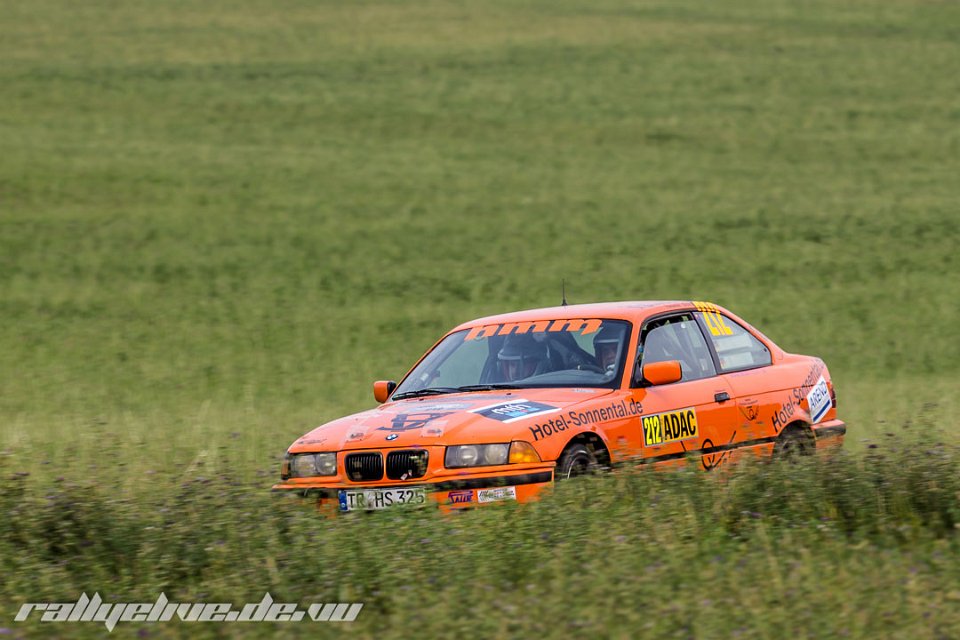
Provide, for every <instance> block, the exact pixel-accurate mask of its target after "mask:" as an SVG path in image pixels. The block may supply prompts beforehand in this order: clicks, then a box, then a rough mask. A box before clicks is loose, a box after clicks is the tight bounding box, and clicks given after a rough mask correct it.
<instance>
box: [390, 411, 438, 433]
mask: <svg viewBox="0 0 960 640" xmlns="http://www.w3.org/2000/svg"><path fill="white" fill-rule="evenodd" d="M450 413H451V412H450V411H445V412H434V411H422V412H421V411H418V412H416V413H398V414H397V415H396V416H394V418H393V419H392V420H391V421H390V426H389V427H379V428H378V429H377V430H378V431H410V430H411V429H420V428H422V427H425V426H427V424H428V423H429V422H431V421H433V420H436V419H438V418H442V417H444V416H448V415H450Z"/></svg>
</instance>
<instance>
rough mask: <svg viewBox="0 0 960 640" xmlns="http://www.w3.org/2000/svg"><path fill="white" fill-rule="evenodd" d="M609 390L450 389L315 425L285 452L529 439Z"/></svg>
mask: <svg viewBox="0 0 960 640" xmlns="http://www.w3.org/2000/svg"><path fill="white" fill-rule="evenodd" d="M611 393H613V391H612V390H611V389H592V388H583V389H578V388H575V389H517V390H511V391H484V392H472V393H455V394H447V395H440V396H427V397H423V398H409V399H406V400H399V401H397V402H387V403H385V404H382V405H380V406H379V407H377V408H375V409H371V410H369V411H363V412H361V413H355V414H353V415H351V416H346V417H344V418H340V419H338V420H334V421H333V422H328V423H327V424H325V425H322V426H319V427H317V428H316V429H314V430H313V431H311V432H310V433H308V434H306V435H304V436H303V437H302V438H300V439H298V440H297V441H296V442H294V443H293V445H292V446H291V447H290V449H289V451H290V452H291V453H300V452H307V451H342V450H350V449H371V448H378V449H379V448H388V447H410V446H429V445H447V444H460V443H468V442H470V443H477V444H483V443H486V442H504V441H509V440H512V439H514V438H517V439H524V440H529V439H530V438H529V435H530V432H529V427H530V426H531V425H533V424H534V423H536V422H537V421H538V420H543V419H544V418H549V417H550V416H549V414H552V413H556V412H559V411H561V410H563V409H569V408H572V407H574V406H576V405H580V404H593V403H594V402H595V401H596V400H598V399H599V398H603V397H605V396H608V395H610V394H611Z"/></svg>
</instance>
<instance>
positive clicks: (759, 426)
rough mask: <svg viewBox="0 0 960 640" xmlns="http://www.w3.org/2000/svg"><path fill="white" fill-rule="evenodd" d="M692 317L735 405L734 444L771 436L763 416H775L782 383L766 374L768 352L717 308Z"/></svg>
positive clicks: (697, 313) (754, 337) (748, 332)
mask: <svg viewBox="0 0 960 640" xmlns="http://www.w3.org/2000/svg"><path fill="white" fill-rule="evenodd" d="M694 315H695V317H696V319H697V321H698V322H699V323H700V325H701V328H702V329H703V332H704V335H706V336H707V338H708V340H709V343H710V350H711V351H712V353H713V355H714V357H715V362H716V365H717V369H718V371H719V373H720V377H721V378H724V379H726V380H727V382H728V383H729V384H730V388H731V390H732V392H733V396H734V400H735V404H736V406H737V415H735V416H734V421H735V422H736V423H737V428H736V433H735V434H734V436H733V438H734V440H733V442H736V443H738V444H741V445H744V444H747V443H750V442H754V441H757V440H762V439H764V438H766V437H768V436H770V435H771V431H770V426H771V425H768V424H766V423H765V422H764V421H763V418H762V417H763V416H768V415H770V414H771V413H775V408H777V407H779V406H780V405H779V404H778V403H779V402H780V401H781V399H782V398H781V397H780V396H782V395H783V393H782V389H781V387H782V384H780V383H779V381H778V380H777V379H776V378H775V377H774V376H771V375H769V372H770V370H769V368H768V367H770V365H771V362H772V358H771V354H770V349H769V348H768V347H767V346H766V345H765V344H763V342H762V341H761V340H760V339H759V338H757V337H756V336H754V335H753V334H752V333H751V332H750V331H748V330H747V329H746V328H745V327H743V326H742V325H740V323H738V322H736V321H735V320H733V319H732V318H729V317H727V316H726V315H724V314H723V313H722V312H721V311H719V310H718V309H716V308H709V307H704V308H703V309H701V310H700V311H697V312H696V313H695V314H694ZM774 426H776V425H774ZM773 435H775V433H773Z"/></svg>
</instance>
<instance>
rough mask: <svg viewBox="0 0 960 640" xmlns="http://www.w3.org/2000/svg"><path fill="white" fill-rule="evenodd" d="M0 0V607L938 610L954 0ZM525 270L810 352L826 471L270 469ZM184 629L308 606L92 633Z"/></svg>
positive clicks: (955, 208)
mask: <svg viewBox="0 0 960 640" xmlns="http://www.w3.org/2000/svg"><path fill="white" fill-rule="evenodd" d="M4 8H5V11H4V15H5V18H4V20H2V21H0V59H2V60H3V64H2V65H0V86H2V89H0V98H2V99H0V151H2V153H0V320H2V322H0V476H2V479H0V499H2V500H4V505H6V506H5V510H6V513H8V514H10V515H9V517H8V518H7V519H6V520H5V521H0V563H2V565H0V630H2V629H9V630H10V631H11V632H12V633H14V634H21V633H28V632H29V633H48V634H52V635H60V634H62V633H64V632H63V631H61V630H60V629H63V627H57V626H55V625H42V626H37V625H33V626H31V625H20V624H15V623H13V622H11V621H12V618H13V614H14V612H15V611H16V608H17V607H18V606H19V603H21V602H25V601H28V600H30V601H40V600H51V599H52V600H57V601H73V600H75V599H76V597H77V596H78V595H79V592H80V591H82V590H86V591H88V592H93V591H95V590H99V591H100V592H101V593H103V594H105V595H106V594H110V596H111V598H114V599H116V600H121V599H127V600H132V601H152V600H153V599H155V597H156V595H157V594H158V592H159V590H160V589H166V590H167V595H168V596H171V598H173V596H176V597H177V598H180V599H181V600H186V599H191V598H192V599H201V598H203V597H206V598H208V601H213V600H214V599H216V598H221V599H223V600H224V601H233V602H243V601H247V600H250V601H259V599H260V597H261V596H262V594H263V592H264V591H265V590H267V589H269V590H270V591H271V593H274V594H275V595H280V596H283V597H286V598H288V599H291V600H296V601H303V602H307V601H325V600H324V599H327V600H329V599H331V598H363V599H365V601H366V602H367V603H368V606H367V608H366V609H365V610H364V612H363V614H361V617H360V619H359V621H358V622H357V623H354V624H353V626H352V627H351V628H350V629H349V630H350V631H352V634H353V635H355V636H358V637H370V636H373V635H376V636H377V637H407V636H409V635H410V634H411V631H412V630H413V629H422V630H423V631H424V632H425V633H429V634H430V635H439V636H448V635H452V634H453V633H455V632H456V633H462V634H463V635H469V634H470V633H473V634H474V635H477V636H483V637H486V636H510V635H517V634H521V633H525V634H533V633H536V634H538V635H546V636H554V637H569V636H570V635H571V634H572V635H574V636H577V635H582V636H591V637H592V636H595V635H597V634H598V633H599V634H600V635H609V636H618V637H630V636H633V635H635V634H640V633H643V634H645V635H648V636H664V637H718V638H719V637H730V636H732V635H734V634H739V637H744V638H774V637H783V636H785V635H790V636H795V637H825V636H830V635H835V636H843V637H871V638H875V637H877V636H880V637H902V638H917V637H929V638H940V637H957V636H960V619H958V617H957V613H956V611H957V610H958V609H960V602H958V599H960V592H958V590H957V588H958V587H957V585H958V583H960V561H958V551H960V548H958V540H957V535H956V532H955V531H954V530H953V529H952V528H951V527H953V526H954V525H955V524H956V523H957V522H958V521H960V519H958V517H957V509H958V507H957V505H958V502H960V494H958V493H957V490H958V487H957V484H956V482H957V480H956V476H957V474H956V465H955V464H954V463H955V462H956V460H957V455H958V454H957V450H956V446H957V445H958V443H960V436H958V433H960V421H958V419H957V417H956V416H957V415H958V413H960V402H958V393H957V389H960V277H958V276H960V262H958V258H957V247H958V245H960V243H958V239H960V205H958V203H960V180H957V178H956V176H958V175H960V106H958V102H957V99H956V97H957V96H958V95H960V75H958V74H957V73H956V70H957V61H958V60H960V28H958V26H957V25H960V6H958V5H956V4H955V3H949V2H935V1H919V0H917V1H907V0H884V1H872V0H844V1H842V2H837V1H825V0H824V1H810V2H789V1H787V0H764V1H760V0H756V1H745V0H738V1H731V2H707V1H706V0H674V1H670V2H666V1H663V2H659V1H644V2H639V1H634V2H627V1H618V2H614V1H612V0H595V1H591V2H585V1H578V2H574V1H572V0H552V1H549V2H548V1H545V0H537V1H532V0H523V1H521V0H517V1H511V2H507V1H491V2H484V3H467V2H456V1H444V2H440V1H432V0H425V1H420V2H416V3H413V2H401V1H399V0H397V1H384V2H374V1H363V2H350V3H343V2H324V1H312V2H306V1H294V0H280V1H273V2H266V1H264V0H261V1H255V0H230V1H224V0H220V1H214V2H199V1H197V0H176V1H172V2H167V3H157V2H146V1H143V0H134V1H128V2H124V3H112V2H101V1H97V0H94V1H91V2H83V3H75V2H66V1H63V0H59V1H58V0H40V1H38V2H25V1H23V0H13V1H12V2H9V3H7V5H6V6H5V7H4ZM562 279H565V280H566V283H567V292H568V297H569V298H570V299H571V300H572V301H575V302H588V301H597V300H621V299H674V298H679V299H702V300H712V301H714V302H717V303H719V304H722V305H724V306H727V307H729V308H730V309H732V310H733V311H735V312H737V313H739V314H740V315H742V316H743V317H745V318H746V319H748V320H749V321H751V322H752V323H754V324H756V325H757V326H758V327H759V328H760V329H762V330H763V331H764V332H765V333H766V334H767V335H769V336H770V337H771V338H772V339H774V340H775V341H777V342H778V343H779V344H780V345H781V346H782V347H784V348H785V349H787V350H791V351H797V352H801V353H808V354H814V355H818V356H820V357H822V358H824V360H825V361H826V362H827V363H828V365H829V366H830V369H831V372H832V373H833V376H834V381H835V383H836V387H837V391H838V399H839V410H840V414H841V417H843V418H844V419H845V420H847V422H848V424H849V427H850V431H849V432H848V438H847V453H848V455H849V456H850V460H849V461H848V462H847V463H845V466H844V467H842V468H845V469H847V473H848V475H846V476H844V475H843V472H842V471H841V468H838V467H836V466H831V467H829V469H828V470H826V471H824V470H823V469H819V470H818V469H810V470H800V471H798V472H797V473H798V476H797V479H796V483H797V484H796V486H793V485H790V486H787V487H784V486H783V485H782V483H783V482H786V481H785V480H778V479H777V478H776V477H769V476H768V475H767V474H768V472H767V471H765V470H762V469H760V470H747V471H745V472H744V476H743V478H742V479H739V480H738V481H737V482H733V483H730V484H717V483H716V482H714V481H712V480H706V479H703V478H700V479H695V478H686V477H678V478H673V479H663V478H652V479H651V478H646V477H645V476H644V477H642V478H639V479H637V478H634V477H633V476H629V477H614V478H599V479H591V480H589V481H587V482H585V483H582V484H581V486H579V487H570V488H566V489H564V490H562V491H558V495H556V496H554V497H552V498H549V499H548V500H546V501H545V502H544V503H543V504H542V505H538V506H537V507H535V508H529V509H525V510H524V509H521V510H511V509H506V510H500V509H497V510H490V512H489V513H479V512H478V513H471V514H467V515H465V516H463V517H460V518H455V519H452V520H451V519H444V518H438V517H435V515H433V514H398V515H390V516H384V517H379V516H378V517H371V518H367V519H357V520H356V521H352V520H348V521H337V522H326V521H317V520H316V519H315V518H314V517H313V516H312V514H310V513H309V512H308V511H304V510H302V509H300V508H298V507H296V506H293V505H290V504H288V503H287V501H283V500H281V501H278V500H277V497H276V496H272V495H270V494H269V492H268V491H267V489H268V488H269V486H270V484H271V482H272V481H273V480H274V478H276V477H277V475H278V467H279V459H280V457H281V456H282V454H283V451H284V450H285V448H286V447H287V445H288V444H289V443H290V442H291V441H292V440H293V439H294V438H295V437H297V436H299V435H300V434H301V433H303V432H304V431H306V430H308V429H309V428H310V427H312V426H314V425H316V424H320V423H322V422H324V421H326V420H329V419H332V418H335V417H338V416H340V415H343V414H345V413H349V412H352V411H356V410H360V409H363V408H366V407H369V406H371V405H372V404H373V399H372V396H371V392H370V383H371V382H372V381H373V380H374V379H382V378H394V379H398V378H399V377H400V376H401V375H402V374H403V373H404V371H405V370H406V368H407V367H408V366H409V365H410V364H411V363H412V362H413V361H414V360H415V359H416V358H417V357H418V356H419V355H420V354H421V353H422V352H423V350H425V349H426V348H427V347H429V346H430V345H431V344H432V342H433V341H434V340H435V339H436V338H437V337H438V336H439V335H440V334H441V333H442V332H444V331H445V330H447V329H448V328H450V327H451V326H452V325H454V324H456V323H458V322H461V321H464V320H468V319H471V318H474V317H478V316H481V315H485V314H488V313H495V312H500V311H507V310H514V309H519V308H529V307H537V306H545V305H552V304H556V303H558V302H559V300H560V287H561V284H560V283H561V280H562ZM887 434H893V435H892V436H891V435H887ZM904 442H910V443H913V444H914V446H915V447H916V449H915V450H916V451H918V452H919V451H924V452H927V453H924V454H922V455H918V456H914V457H911V456H908V455H907V454H905V453H903V452H902V451H901V449H900V448H901V447H902V446H904V445H903V443H904ZM870 443H880V449H879V451H881V452H883V455H884V456H888V458H885V459H887V460H888V462H887V463H884V464H874V463H873V458H871V456H872V455H875V454H876V451H877V450H875V449H871V448H868V446H867V445H868V444H870ZM936 452H941V453H936ZM938 456H940V457H938ZM889 460H896V461H897V463H896V464H894V463H892V462H889ZM824 464H827V463H824ZM878 470H879V471H878ZM881 472H882V473H881ZM24 473H28V474H29V475H28V476H24V475H22V474H24ZM804 474H806V475H804ZM831 474H832V475H831ZM823 477H829V478H831V479H833V480H835V481H836V482H837V486H842V487H848V489H847V490H845V491H847V493H844V492H843V491H839V494H842V495H846V496H847V499H849V500H850V501H851V502H852V503H856V504H860V505H862V507H861V508H857V509H854V510H853V511H854V515H850V514H845V512H844V507H843V506H842V505H841V506H836V505H835V502H836V501H837V500H840V498H837V497H836V496H835V495H834V494H833V493H832V491H831V490H828V489H830V487H827V486H826V485H824V484H823V481H822V478H823ZM909 478H912V480H909V482H908V481H907V479H909ZM900 482H903V483H904V484H903V487H912V488H913V489H911V493H910V495H916V496H919V497H918V498H917V499H916V500H913V501H911V499H907V498H905V497H904V496H906V495H907V493H904V492H905V491H907V489H906V488H903V487H901V488H896V487H897V485H898V484H899V483H900ZM738 487H742V488H743V489H742V491H741V493H739V494H738V493H737V491H740V489H738ZM777 487H779V488H780V489H783V490H789V491H795V492H796V496H797V499H796V500H794V501H787V502H789V503H790V504H797V503H798V502H799V504H800V505H801V506H797V507H796V508H791V509H788V510H786V511H783V512H776V513H773V512H771V511H770V509H769V508H768V507H769V505H770V504H771V503H772V502H777V501H778V498H777V494H776V493H773V492H772V491H773V488H777ZM849 487H852V488H849ZM871 487H885V488H882V489H876V490H874V489H872V488H871ZM951 491H953V493H951ZM884 492H888V493H889V492H892V493H889V495H888V494H887V493H884ZM732 494H733V495H734V497H736V496H739V498H737V500H739V502H737V500H733V498H731V495H732ZM659 495H663V496H665V498H664V499H663V500H661V501H659V502H658V501H657V500H654V501H653V504H650V505H649V506H648V504H649V503H648V501H647V498H650V497H651V496H659ZM624 496H626V498H624ZM898 496H899V497H898ZM711 499H715V500H717V501H718V502H717V504H727V503H728V502H730V501H731V500H732V502H730V504H735V505H739V506H740V507H742V508H740V509H739V510H737V509H735V508H734V507H711V506H710V504H711V503H710V502H709V500H711ZM890 501H892V502H890ZM891 504H892V505H894V506H892V507H891ZM658 505H659V506H658ZM831 505H834V506H833V507H832V506H831ZM831 509H833V510H831ZM60 514H62V515H60ZM71 514H72V515H71ZM751 514H758V515H757V516H756V517H754V515H751ZM950 514H952V515H950ZM838 523H847V524H844V525H843V526H841V524H838ZM849 523H853V524H849ZM149 527H152V528H149ZM425 540H426V541H428V542H424V541H425ZM58 541H60V542H58ZM197 628H199V629H200V631H201V632H202V633H207V634H209V635H210V636H216V635H217V634H230V635H234V634H236V633H240V632H242V633H246V634H250V635H267V634H271V633H294V632H297V633H303V634H306V633H307V632H308V631H309V632H313V631H316V630H317V625H314V626H309V627H308V626H306V625H302V628H300V627H296V628H282V627H273V626H270V625H261V626H259V627H258V626H249V627H239V628H238V627H237V626H236V625H234V626H232V627H231V626H223V625H221V626H210V627H206V626H201V627H196V625H194V626H193V627H191V626H189V625H181V626H177V625H166V626H164V625H153V626H144V627H136V626H130V625H127V627H125V628H122V627H118V629H117V631H115V632H114V633H115V634H118V635H123V634H131V635H133V634H136V633H137V631H143V632H144V633H148V634H150V635H178V634H184V635H187V634H192V633H194V632H195V631H196V630H197ZM320 631H321V632H323V633H330V634H335V633H338V632H343V631H344V630H343V629H335V628H330V629H327V628H321V629H320ZM71 632H72V633H73V632H85V633H89V634H91V635H96V634H99V633H101V632H102V628H95V627H91V626H87V627H72V628H71Z"/></svg>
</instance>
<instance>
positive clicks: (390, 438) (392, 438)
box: [387, 433, 400, 440]
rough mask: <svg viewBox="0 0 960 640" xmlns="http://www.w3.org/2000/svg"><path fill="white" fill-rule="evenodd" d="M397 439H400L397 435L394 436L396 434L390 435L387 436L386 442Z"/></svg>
mask: <svg viewBox="0 0 960 640" xmlns="http://www.w3.org/2000/svg"><path fill="white" fill-rule="evenodd" d="M399 437H400V436H399V435H398V434H396V433H391V434H390V435H388V436H387V440H396V439H397V438H399Z"/></svg>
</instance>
